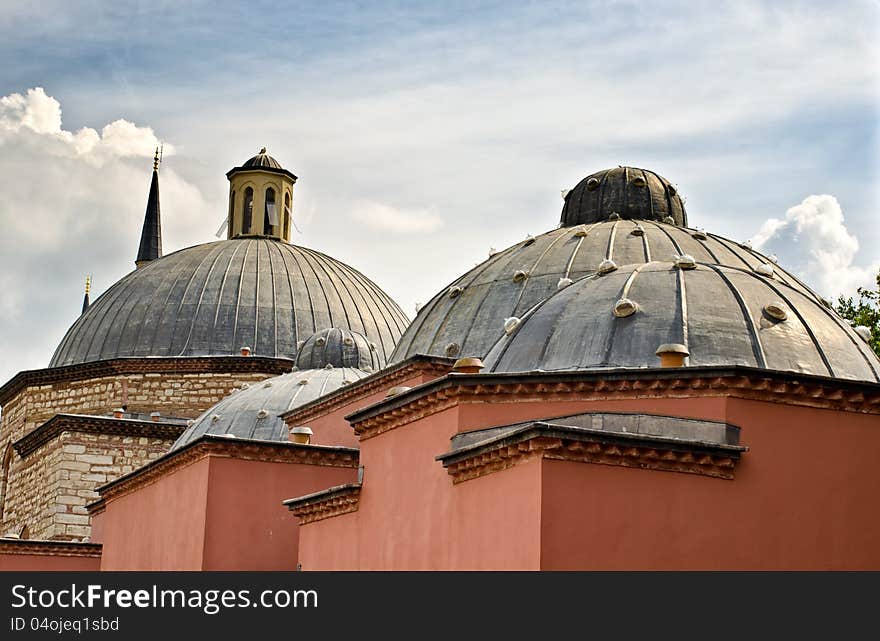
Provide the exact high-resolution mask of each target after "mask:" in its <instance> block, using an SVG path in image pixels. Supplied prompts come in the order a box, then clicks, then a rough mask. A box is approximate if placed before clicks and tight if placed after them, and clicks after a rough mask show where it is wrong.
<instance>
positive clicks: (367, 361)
mask: <svg viewBox="0 0 880 641" xmlns="http://www.w3.org/2000/svg"><path fill="white" fill-rule="evenodd" d="M296 366H297V367H298V368H299V369H320V368H322V367H327V366H330V367H356V368H358V369H361V370H363V371H365V372H373V371H375V370H377V369H379V367H380V364H379V358H378V356H377V354H376V345H375V344H373V343H370V341H369V340H368V339H367V337H366V336H364V335H363V334H361V333H360V332H353V331H351V330H349V329H341V328H339V327H332V328H330V329H324V330H321V331H320V332H316V333H314V334H312V335H311V336H309V337H308V338H307V339H306V340H305V341H304V342H303V344H302V345H300V347H299V351H298V353H297V356H296Z"/></svg>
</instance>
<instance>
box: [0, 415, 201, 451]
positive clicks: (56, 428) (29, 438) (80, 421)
mask: <svg viewBox="0 0 880 641" xmlns="http://www.w3.org/2000/svg"><path fill="white" fill-rule="evenodd" d="M185 429H186V426H185V425H180V424H179V423H163V422H161V421H143V420H139V419H130V418H113V417H112V416H88V415H80V414H56V415H55V416H53V417H52V418H50V419H49V420H48V421H46V422H45V423H43V424H42V425H40V426H39V427H37V428H35V429H33V430H31V431H30V432H28V433H27V434H25V435H24V436H23V437H21V438H20V439H18V440H17V441H15V443H13V444H12V447H13V448H14V449H15V451H16V452H18V455H19V456H21V457H22V458H25V457H27V456H28V455H29V454H32V453H33V452H34V451H36V450H37V449H38V448H40V447H41V446H42V445H45V444H46V443H48V442H49V441H51V440H52V439H54V438H57V437H58V436H60V435H61V434H62V433H63V432H80V433H88V434H112V435H115V436H146V437H149V438H160V439H164V440H166V441H170V442H174V441H175V440H177V437H178V436H180V435H181V434H182V433H183V431H184V430H185Z"/></svg>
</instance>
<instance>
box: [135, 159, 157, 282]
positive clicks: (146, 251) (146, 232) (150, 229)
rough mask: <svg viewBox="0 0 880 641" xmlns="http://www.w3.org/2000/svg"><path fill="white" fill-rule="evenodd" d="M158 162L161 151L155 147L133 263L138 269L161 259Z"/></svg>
mask: <svg viewBox="0 0 880 641" xmlns="http://www.w3.org/2000/svg"><path fill="white" fill-rule="evenodd" d="M160 162H162V156H161V149H160V148H159V147H156V155H155V156H153V180H152V182H151V183H150V195H149V196H148V197H147V211H146V213H145V214H144V228H143V230H142V231H141V244H140V246H139V247H138V253H137V258H136V259H135V261H134V264H135V265H136V266H137V268H138V269H140V268H141V267H143V266H144V265H146V264H147V263H149V262H150V261H152V260H156V259H157V258H161V257H162V217H161V215H160V213H159V163H160Z"/></svg>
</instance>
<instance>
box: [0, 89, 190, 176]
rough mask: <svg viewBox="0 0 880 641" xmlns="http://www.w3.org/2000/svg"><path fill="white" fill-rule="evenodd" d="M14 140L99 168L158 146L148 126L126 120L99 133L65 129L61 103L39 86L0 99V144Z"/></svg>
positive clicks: (147, 153)
mask: <svg viewBox="0 0 880 641" xmlns="http://www.w3.org/2000/svg"><path fill="white" fill-rule="evenodd" d="M13 143H18V144H21V145H23V146H25V147H27V148H34V147H36V148H37V149H38V150H39V151H41V152H42V153H46V154H50V155H53V156H62V157H69V158H78V159H81V160H85V161H86V162H89V163H91V164H93V165H96V166H99V167H100V166H102V165H103V164H104V163H106V162H108V161H112V160H114V159H117V158H128V157H151V156H152V155H153V153H154V152H155V149H156V147H158V146H159V145H160V141H159V139H158V138H157V137H156V135H155V133H153V130H152V129H151V128H149V127H138V126H137V125H135V124H134V123H132V122H128V121H127V120H115V121H113V122H111V123H110V124H108V125H106V126H104V128H103V129H102V130H101V133H100V134H99V133H98V132H97V131H95V130H94V129H92V128H91V127H83V128H81V129H79V130H77V131H76V132H72V131H66V130H65V129H63V128H62V126H61V103H60V102H58V101H57V100H56V99H55V98H53V97H52V96H49V95H47V94H46V92H45V90H44V89H43V88H42V87H35V88H33V89H28V90H27V93H26V94H24V95H22V94H20V93H13V94H9V95H8V96H3V97H2V98H0V145H3V144H13ZM164 152H165V153H166V154H169V155H171V154H173V153H174V148H173V147H172V146H171V145H165V149H164Z"/></svg>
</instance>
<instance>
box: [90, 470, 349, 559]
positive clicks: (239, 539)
mask: <svg viewBox="0 0 880 641" xmlns="http://www.w3.org/2000/svg"><path fill="white" fill-rule="evenodd" d="M356 477H357V470H356V469H354V468H351V467H336V466H325V465H311V464H300V463H280V462H272V461H259V460H243V459H236V458H232V457H219V456H212V455H208V456H205V457H203V458H201V459H199V460H197V461H195V462H194V463H191V464H189V465H186V466H185V467H182V468H179V469H177V470H173V471H171V472H170V473H167V474H164V475H163V476H161V477H159V478H158V479H157V480H155V482H151V483H149V484H145V485H143V486H141V487H138V488H137V489H136V490H134V491H132V492H129V493H127V494H123V495H122V496H117V497H112V498H110V499H108V500H107V504H106V508H105V512H104V514H103V515H101V519H102V521H103V523H102V529H103V543H104V556H103V561H102V564H101V569H102V570H294V569H296V564H297V553H296V549H297V541H298V534H297V532H298V527H299V526H298V524H297V522H296V520H295V519H291V518H290V516H289V514H288V513H287V511H286V509H285V508H284V506H283V505H282V503H281V501H282V499H284V498H287V497H289V496H297V495H301V494H309V493H311V492H315V491H318V490H321V489H325V488H327V487H330V486H333V485H339V484H342V483H350V482H353V481H354V480H356Z"/></svg>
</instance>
